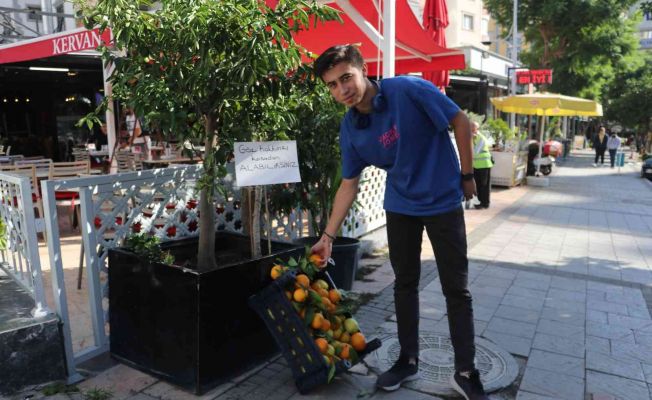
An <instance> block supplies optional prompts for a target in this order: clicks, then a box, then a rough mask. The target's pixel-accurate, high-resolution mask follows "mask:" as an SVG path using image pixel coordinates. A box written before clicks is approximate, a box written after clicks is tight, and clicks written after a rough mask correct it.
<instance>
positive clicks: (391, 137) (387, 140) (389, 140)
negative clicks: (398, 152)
mask: <svg viewBox="0 0 652 400" xmlns="http://www.w3.org/2000/svg"><path fill="white" fill-rule="evenodd" d="M400 136H401V135H399V133H398V129H396V125H394V126H392V128H391V129H390V130H388V131H387V132H385V133H383V134H382V135H380V137H379V138H378V141H379V142H380V143H381V144H382V145H383V147H384V148H386V149H389V148H390V147H392V146H393V145H394V143H396V141H397V140H398V138H399V137H400Z"/></svg>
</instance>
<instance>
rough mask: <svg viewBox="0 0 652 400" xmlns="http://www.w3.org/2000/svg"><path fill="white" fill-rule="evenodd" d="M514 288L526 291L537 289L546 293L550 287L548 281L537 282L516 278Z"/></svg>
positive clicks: (536, 280)
mask: <svg viewBox="0 0 652 400" xmlns="http://www.w3.org/2000/svg"><path fill="white" fill-rule="evenodd" d="M513 285H514V286H520V287H523V288H528V289H537V290H545V291H547V290H548V288H549V287H550V281H545V280H538V279H527V278H519V277H518V276H517V277H516V279H514V282H513Z"/></svg>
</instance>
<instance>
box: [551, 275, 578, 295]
mask: <svg viewBox="0 0 652 400" xmlns="http://www.w3.org/2000/svg"><path fill="white" fill-rule="evenodd" d="M550 287H551V288H558V289H565V290H571V291H573V292H580V293H586V281H583V280H581V279H572V278H565V277H562V276H553V277H552V279H551V280H550Z"/></svg>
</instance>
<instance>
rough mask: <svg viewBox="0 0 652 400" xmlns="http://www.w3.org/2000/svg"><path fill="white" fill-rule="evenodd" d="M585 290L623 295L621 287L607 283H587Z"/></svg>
mask: <svg viewBox="0 0 652 400" xmlns="http://www.w3.org/2000/svg"><path fill="white" fill-rule="evenodd" d="M586 288H587V289H588V290H598V291H601V292H610V293H620V294H622V293H623V287H622V286H617V285H610V284H608V283H603V282H596V281H587V283H586Z"/></svg>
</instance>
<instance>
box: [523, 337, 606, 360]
mask: <svg viewBox="0 0 652 400" xmlns="http://www.w3.org/2000/svg"><path fill="white" fill-rule="evenodd" d="M604 340H606V339H604ZM605 344H606V351H607V352H609V342H608V341H607V342H606V343H605ZM532 348H533V349H539V350H545V351H551V352H553V353H557V354H565V355H569V356H573V357H580V358H583V357H584V337H572V338H568V337H561V336H554V335H548V334H545V333H540V332H539V333H537V334H536V335H535V336H534V341H533V342H532Z"/></svg>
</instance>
